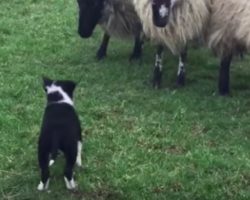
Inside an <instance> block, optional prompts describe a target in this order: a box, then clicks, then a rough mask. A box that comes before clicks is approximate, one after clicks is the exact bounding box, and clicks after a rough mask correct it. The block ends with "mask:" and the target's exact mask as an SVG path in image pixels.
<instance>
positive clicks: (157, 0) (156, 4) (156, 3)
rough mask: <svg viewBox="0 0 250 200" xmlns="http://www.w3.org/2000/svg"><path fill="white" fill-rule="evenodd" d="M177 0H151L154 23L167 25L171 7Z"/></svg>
mask: <svg viewBox="0 0 250 200" xmlns="http://www.w3.org/2000/svg"><path fill="white" fill-rule="evenodd" d="M176 1H177V0H151V2H152V10H153V23H154V25H155V26H157V27H165V26H166V25H167V24H168V20H169V16H170V14H171V9H172V8H173V6H174V5H175V3H176Z"/></svg>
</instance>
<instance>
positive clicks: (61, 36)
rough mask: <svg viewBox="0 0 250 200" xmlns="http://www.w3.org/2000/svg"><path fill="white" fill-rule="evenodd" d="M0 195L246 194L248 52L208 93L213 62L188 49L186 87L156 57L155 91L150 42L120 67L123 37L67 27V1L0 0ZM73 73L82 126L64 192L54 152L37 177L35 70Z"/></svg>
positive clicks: (40, 106)
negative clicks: (106, 39) (101, 55)
mask: <svg viewBox="0 0 250 200" xmlns="http://www.w3.org/2000/svg"><path fill="white" fill-rule="evenodd" d="M0 7H1V9H0V18H1V20H0V55H1V56H0V94H1V99H0V141H1V142H0V149H1V151H0V177H1V178H0V199H3V200H21V199H41V200H49V199H55V200H56V199H58V200H59V199H60V200H64V199H65V200H71V199H72V200H73V199H86V200H88V199H95V200H102V199H114V200H123V199H129V200H137V199H149V200H152V199H172V200H174V199H181V200H185V199H188V200H190V199H197V200H198V199H202V200H215V199H216V200H217V199H220V200H223V199H227V200H228V199H233V200H242V199H250V192H249V191H250V182H249V181H250V172H249V167H250V151H249V147H250V142H249V139H250V138H249V132H250V125H249V116H250V109H249V108H250V101H249V99H250V90H249V89H250V88H249V80H248V79H249V78H248V77H249V73H250V70H249V68H248V62H249V58H248V57H246V58H245V60H244V61H240V60H237V59H236V60H235V62H234V64H233V67H232V70H231V74H232V78H231V81H232V85H231V88H232V94H233V95H232V96H231V97H227V98H224V97H219V96H218V95H217V92H216V91H217V90H216V88H217V77H218V75H217V73H218V61H217V60H216V59H215V58H214V57H213V56H212V55H211V53H210V52H209V51H208V50H205V49H200V48H199V49H190V51H189V56H188V60H189V62H188V68H187V84H186V86H185V87H184V88H176V87H175V79H176V70H177V58H176V57H174V56H172V55H171V54H170V53H169V52H167V53H166V56H165V57H164V58H165V60H164V77H163V81H164V82H163V88H162V89H161V90H154V89H152V87H151V83H150V79H151V75H152V70H153V63H154V62H153V59H154V55H153V54H154V52H155V48H154V46H153V45H150V44H148V43H147V44H146V45H145V48H144V55H143V60H142V62H141V63H136V62H135V63H133V64H131V63H129V62H128V57H129V54H130V52H131V49H132V45H133V42H132V41H131V42H127V41H119V40H116V39H112V40H111V44H110V45H109V49H108V57H107V59H105V60H104V61H101V62H98V61H96V60H95V52H96V50H97V48H98V45H99V43H100V41H101V34H102V32H101V30H100V29H99V28H97V30H96V32H95V33H94V35H93V37H91V38H90V39H88V40H81V39H80V38H79V37H78V35H77V31H76V30H77V9H76V2H75V1H65V0H44V1H37V0H25V1H24V0H12V1H0ZM42 75H46V76H49V77H51V78H54V79H72V80H75V81H79V84H78V87H77V90H76V93H75V104H76V109H77V110H78V112H79V115H80V119H81V123H82V126H83V127H84V138H85V140H84V149H83V158H84V168H83V169H77V168H76V170H75V176H76V179H77V182H78V186H79V187H78V190H77V191H75V192H69V191H67V190H66V189H65V185H64V182H63V178H62V173H63V165H64V160H63V157H60V158H58V160H57V162H56V164H55V166H53V167H52V168H51V184H50V189H49V191H47V192H38V191H37V190H36V187H37V184H38V182H39V179H40V177H39V169H38V165H37V158H36V157H37V156H36V153H37V150H36V148H37V139H38V134H39V129H40V123H41V118H42V114H43V110H44V106H45V95H44V94H43V90H42V83H41V82H42V80H41V76H42Z"/></svg>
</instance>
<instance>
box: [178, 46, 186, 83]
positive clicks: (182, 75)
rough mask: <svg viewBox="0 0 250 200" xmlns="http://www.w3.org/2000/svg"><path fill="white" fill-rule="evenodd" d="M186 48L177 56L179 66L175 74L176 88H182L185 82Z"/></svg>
mask: <svg viewBox="0 0 250 200" xmlns="http://www.w3.org/2000/svg"><path fill="white" fill-rule="evenodd" d="M186 63H187V46H186V47H185V48H184V49H183V50H182V51H181V53H180V56H179V66H178V72H177V86H184V85H185V80H186V74H185V71H186V69H185V68H186Z"/></svg>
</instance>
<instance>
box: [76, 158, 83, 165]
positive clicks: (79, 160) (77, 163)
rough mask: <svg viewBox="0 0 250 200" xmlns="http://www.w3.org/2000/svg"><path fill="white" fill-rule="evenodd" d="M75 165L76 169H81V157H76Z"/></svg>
mask: <svg viewBox="0 0 250 200" xmlns="http://www.w3.org/2000/svg"><path fill="white" fill-rule="evenodd" d="M76 165H77V166H78V167H81V166H82V159H81V156H77V159H76Z"/></svg>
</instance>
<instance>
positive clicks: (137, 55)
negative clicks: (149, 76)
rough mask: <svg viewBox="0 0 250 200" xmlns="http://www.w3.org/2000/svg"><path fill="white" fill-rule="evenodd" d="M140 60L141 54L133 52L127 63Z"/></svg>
mask: <svg viewBox="0 0 250 200" xmlns="http://www.w3.org/2000/svg"><path fill="white" fill-rule="evenodd" d="M140 59H141V53H140V52H134V53H132V54H131V56H130V57H129V61H130V62H132V61H138V60H140Z"/></svg>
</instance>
